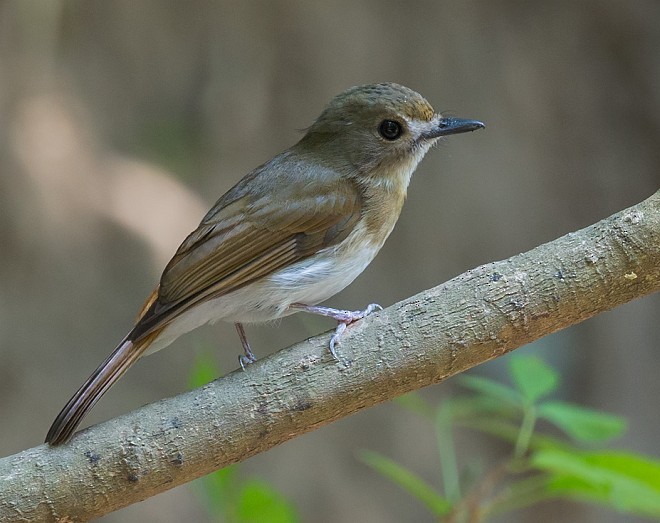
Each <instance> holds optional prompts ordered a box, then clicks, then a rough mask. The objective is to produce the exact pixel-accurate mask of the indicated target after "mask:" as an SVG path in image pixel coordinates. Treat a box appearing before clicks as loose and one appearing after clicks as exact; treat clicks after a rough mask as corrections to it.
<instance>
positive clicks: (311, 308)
mask: <svg viewBox="0 0 660 523" xmlns="http://www.w3.org/2000/svg"><path fill="white" fill-rule="evenodd" d="M290 307H291V308H293V309H298V310H302V311H305V312H310V313H312V314H320V315H321V316H327V317H328V318H332V319H333V320H336V321H337V322H338V323H339V324H338V325H337V328H336V329H335V333H334V334H333V335H332V337H331V338H330V343H329V347H330V354H332V356H333V358H334V359H335V360H337V361H341V359H340V358H339V357H338V356H337V351H336V347H337V345H339V344H340V343H341V341H340V339H341V337H342V335H343V334H344V332H345V331H346V327H348V325H350V324H351V323H353V322H354V321H357V320H361V319H362V318H364V317H365V316H368V315H369V314H371V313H372V312H374V311H382V310H383V308H382V307H381V306H380V305H378V304H377V303H371V304H369V305H368V306H367V308H366V309H364V310H362V311H346V310H340V309H332V308H330V307H323V306H321V305H305V304H303V303H293V304H291V305H290Z"/></svg>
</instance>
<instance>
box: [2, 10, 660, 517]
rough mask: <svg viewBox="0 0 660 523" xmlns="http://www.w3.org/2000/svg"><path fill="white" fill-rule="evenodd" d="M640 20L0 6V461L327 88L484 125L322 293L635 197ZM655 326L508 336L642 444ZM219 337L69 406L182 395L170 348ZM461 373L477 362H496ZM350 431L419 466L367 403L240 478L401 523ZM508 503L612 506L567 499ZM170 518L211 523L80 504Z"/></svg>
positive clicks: (485, 369) (32, 435)
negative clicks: (365, 263) (366, 260)
mask: <svg viewBox="0 0 660 523" xmlns="http://www.w3.org/2000/svg"><path fill="white" fill-rule="evenodd" d="M659 22H660V3H658V2H656V1H651V0H649V1H642V0H640V1H637V2H622V1H607V0H600V1H583V2H573V1H570V0H565V1H558V2H545V3H539V2H518V1H499V0H482V1H462V2H441V1H428V2H395V1H381V0H372V1H368V0H361V1H350V2H349V1H339V2H327V3H326V2H324V3H321V2H315V3H309V2H303V1H302V0H300V1H279V0H277V1H265V0H264V1H260V2H241V3H235V2H227V1H214V2H211V1H186V2H159V1H155V0H142V1H140V2H133V1H129V0H115V1H113V2H100V1H96V2H82V1H56V0H51V1H48V2H43V1H36V0H14V1H2V2H0V122H1V125H0V419H2V424H0V454H1V455H3V456H4V455H8V454H12V453H15V452H18V451H20V450H22V449H25V448H28V447H31V446H34V445H38V444H40V443H41V442H42V441H43V438H44V435H45V433H46V430H47V429H48V427H49V426H50V423H51V421H52V419H53V418H54V416H55V415H56V414H57V412H58V411H59V409H60V408H61V407H62V406H63V404H64V402H65V401H66V400H67V399H68V398H69V396H70V395H71V394H72V393H73V392H74V390H75V389H77V387H78V386H79V385H80V384H81V383H82V382H83V381H84V380H85V379H86V378H87V376H88V375H89V373H90V372H91V371H92V370H93V369H94V368H95V367H96V366H97V365H98V364H99V363H100V362H101V361H102V360H103V359H104V358H105V357H106V355H107V354H108V353H109V352H110V351H111V350H112V349H113V348H114V346H115V343H116V342H117V341H119V340H120V339H121V338H122V336H123V335H124V334H125V333H126V332H127V330H128V329H129V327H130V326H131V323H132V320H133V318H134V316H135V314H136V312H137V310H138V308H139V306H140V305H141V304H142V301H143V300H144V299H145V298H146V296H147V295H148V294H149V292H150V291H151V290H152V288H153V286H154V285H155V283H156V282H157V280H158V277H159V276H160V273H161V271H162V269H163V267H164V264H165V263H166V262H167V260H168V259H169V257H170V256H171V254H172V253H173V252H174V250H175V249H176V247H177V246H178V244H179V243H180V241H181V240H182V239H183V237H184V236H185V235H186V234H187V233H188V232H189V231H190V230H191V229H192V228H193V227H195V225H196V224H197V223H198V222H199V220H200V218H201V217H202V216H203V214H204V213H205V212H206V210H207V209H208V207H210V205H212V204H213V202H214V201H215V200H216V199H217V197H219V196H220V195H221V194H222V193H223V192H225V191H226V190H227V189H229V188H230V187H231V186H232V185H233V184H234V183H235V182H236V181H238V180H239V179H240V178H241V177H242V176H243V175H244V174H245V173H247V172H248V171H249V170H251V169H252V168H254V167H255V166H257V165H259V164H260V163H262V162H263V161H265V160H267V159H269V158H270V157H271V156H273V155H274V154H276V153H277V152H279V151H281V150H282V149H284V148H286V147H288V146H289V145H291V144H292V143H294V142H295V141H296V140H298V139H299V137H300V136H301V133H300V129H304V128H305V127H307V126H308V125H310V123H311V122H312V121H313V120H314V118H315V117H316V116H317V115H318V114H319V113H320V111H321V109H322V108H323V107H324V105H325V104H326V103H327V102H328V101H329V100H330V98H331V97H332V96H334V95H335V94H337V93H339V92H340V91H342V90H344V89H346V88H347V87H349V86H352V85H356V84H362V83H370V82H380V81H394V82H398V83H402V84H405V85H407V86H409V87H411V88H413V89H415V90H417V91H419V92H420V93H422V94H423V95H424V96H425V97H426V98H427V99H428V100H429V101H430V102H431V104H432V105H434V107H435V108H436V109H438V110H443V111H451V112H452V114H455V115H457V116H463V117H470V118H478V119H481V120H483V121H484V122H486V125H487V128H486V130H485V131H480V132H478V133H473V134H469V135H461V136H457V137H453V138H451V139H449V140H447V142H446V143H445V144H444V145H443V146H441V147H439V148H436V149H435V150H433V151H431V152H430V153H429V155H428V156H427V158H426V159H425V160H424V162H423V163H422V164H421V165H420V167H419V168H418V170H417V173H416V175H415V177H414V178H413V181H412V184H411V187H410V190H409V197H408V202H407V204H406V207H405V208H404V211H403V214H402V217H401V219H400V221H399V224H398V225H397V227H396V229H395V231H394V233H393V234H392V236H391V238H390V240H389V241H388V243H387V244H386V246H385V247H384V249H383V250H382V251H381V254H380V255H379V256H378V257H377V259H376V260H375V261H374V263H373V264H372V265H371V266H370V268H369V269H368V270H367V271H366V272H365V274H363V275H362V276H361V277H360V278H359V279H358V280H356V282H355V283H354V284H353V285H352V286H350V288H348V289H347V290H345V291H344V292H342V293H341V294H340V295H338V296H336V297H335V298H333V299H332V300H330V301H329V302H328V304H329V305H333V306H338V307H341V308H361V307H364V306H365V305H366V304H368V303H370V302H374V301H375V302H378V303H380V304H382V305H383V306H388V305H391V304H392V303H394V302H396V301H398V300H401V299H403V298H406V297H408V296H410V295H412V294H414V293H417V292H419V291H421V290H423V289H426V288H429V287H432V286H434V285H437V284H439V283H441V282H443V281H445V280H447V279H449V278H451V277H453V276H455V275H457V274H459V273H461V272H463V271H465V270H467V269H469V268H472V267H475V266H477V265H480V264H482V263H486V262H489V261H494V260H499V259H503V258H507V257H509V256H511V255H514V254H517V253H519V252H523V251H526V250H529V249H530V248H532V247H534V246H536V245H539V244H541V243H544V242H547V241H550V240H552V239H554V238H556V237H558V236H561V235H563V234H566V233H568V232H570V231H573V230H577V229H580V228H582V227H585V226H587V225H590V224H591V223H593V222H595V221H598V220H600V219H602V218H604V217H606V216H609V215H610V214H613V213H614V212H616V211H619V210H621V209H623V208H625V207H628V206H630V205H633V204H635V203H637V202H639V201H641V200H643V199H645V198H646V197H648V196H650V195H651V194H652V193H653V192H654V191H655V190H657V189H658V187H659V186H660V183H659V182H660V147H659V144H660V23H659ZM658 318H660V296H658V295H654V296H650V297H647V298H644V299H641V300H637V301H635V302H633V303H630V304H628V305H625V306H623V307H620V308H618V309H616V310H614V311H611V312H608V313H606V314H603V315H601V316H599V317H597V318H594V319H592V320H589V321H587V322H585V323H583V324H581V325H579V326H577V327H574V328H571V329H568V330H566V331H564V332H561V333H558V334H555V335H553V336H551V337H548V338H546V339H544V340H541V341H540V342H538V343H536V344H534V347H528V348H525V349H522V350H526V351H532V352H533V353H535V354H542V355H543V356H544V357H545V358H546V359H548V360H549V361H550V362H551V363H552V364H553V365H555V366H557V367H558V368H559V369H560V371H561V372H562V376H563V381H562V397H563V398H564V399H567V400H570V401H573V402H580V403H583V404H585V405H587V406H589V407H594V408H602V409H606V410H609V411H612V412H615V413H617V414H620V415H623V416H625V417H627V418H628V420H629V423H630V429H629V431H628V433H627V435H626V436H625V438H623V440H621V441H619V442H617V446H618V447H625V448H629V449H632V450H635V451H637V452H642V453H647V454H652V455H656V456H657V455H658V454H659V453H660V444H659V443H658V442H659V441H660V416H659V415H658V406H657V398H658V397H660V381H659V380H658V373H659V371H660V363H659V360H658V357H657V351H658V343H659V340H660V327H659V325H660V322H658ZM331 326H332V324H331V322H328V321H325V320H323V319H318V318H312V317H303V316H301V315H297V316H294V317H291V318H288V319H286V320H284V321H282V322H281V323H280V324H279V325H275V326H265V327H253V326H248V329H247V332H248V336H249V337H250V339H251V342H252V347H253V349H254V350H255V352H256V353H257V355H258V356H260V357H263V356H265V355H266V354H268V353H270V352H272V351H275V350H278V349H280V348H283V347H285V346H287V345H289V344H291V343H293V342H294V341H297V340H300V339H302V338H304V337H306V336H310V335H313V334H316V333H319V332H322V331H324V330H327V329H329V328H331ZM240 350H241V349H240V343H239V341H238V339H237V336H236V334H235V332H234V329H233V327H232V326H231V325H217V326H214V327H205V328H202V329H199V330H198V331H196V332H194V333H192V334H190V335H188V336H186V337H184V338H182V339H180V340H179V341H178V342H176V344H175V345H174V346H173V347H172V349H170V350H167V351H162V352H159V353H157V354H156V355H154V356H150V357H149V358H147V359H145V360H142V361H141V362H140V363H139V364H138V365H136V367H135V368H134V369H132V370H131V371H130V372H129V373H128V374H127V375H126V376H125V377H124V378H123V379H122V380H121V382H120V384H119V385H118V386H116V387H115V388H114V389H113V390H112V391H111V392H110V393H109V394H107V395H106V396H105V398H104V399H103V401H101V403H100V404H99V405H98V406H97V407H96V408H95V409H94V411H93V412H92V414H91V415H90V416H89V418H88V419H87V420H86V421H87V422H88V423H96V422H99V421H101V420H104V419H107V418H109V417H113V416H116V415H119V414H121V413H123V412H127V411H129V410H132V409H134V408H136V407H138V406H140V405H142V404H144V403H148V402H151V401H154V400H157V399H159V398H162V397H164V396H168V395H174V394H177V393H179V392H181V391H183V390H185V389H186V387H187V383H188V379H189V370H188V369H190V367H191V364H192V361H193V359H194V358H193V356H194V354H195V353H199V352H200V351H207V352H209V353H210V354H212V357H213V358H214V359H215V360H216V362H217V364H218V365H219V366H220V368H222V369H223V371H227V372H228V371H231V370H234V369H235V368H236V367H237V354H239V352H240ZM476 372H477V373H482V374H487V375H491V376H499V375H501V374H504V366H503V362H502V361H495V362H491V363H489V364H487V365H483V366H481V367H480V368H478V369H476ZM453 390H455V386H454V385H453V384H452V382H451V380H450V381H448V382H446V383H444V384H441V385H438V386H435V387H432V388H431V389H429V390H427V391H425V392H424V394H425V396H426V397H427V398H429V399H431V400H432V401H436V400H437V399H440V398H442V397H446V396H448V395H450V394H451V393H452V391H453ZM460 441H461V444H462V445H464V446H462V447H461V449H459V453H460V454H461V459H463V460H466V461H469V460H470V459H471V457H472V456H473V455H474V454H475V453H476V452H479V455H480V457H479V458H478V459H485V460H488V459H493V460H496V459H497V456H498V452H499V453H501V452H503V449H502V448H498V447H495V448H493V449H492V457H491V458H488V457H485V458H484V457H483V454H484V453H485V452H487V450H486V449H487V447H486V446H485V444H483V442H481V440H479V439H477V438H476V436H473V435H472V434H470V433H465V434H463V433H462V434H461V437H460ZM361 448H370V449H374V450H378V451H379V452H382V453H383V454H386V455H388V456H391V457H392V458H394V459H396V460H397V461H399V462H400V463H402V464H404V465H406V466H408V467H410V468H411V469H413V470H415V471H416V472H418V473H419V474H420V475H421V476H423V477H425V478H427V479H428V480H429V481H435V478H437V467H438V464H437V459H436V450H435V441H434V435H433V433H432V430H430V429H429V427H428V426H427V424H426V422H424V421H423V420H420V419H419V418H417V417H416V416H414V415H413V414H410V413H408V412H406V411H404V410H402V409H401V408H400V407H398V406H396V405H391V404H390V405H383V406H381V407H378V408H374V409H370V410H368V411H365V412H362V413H360V414H358V415H355V416H352V417H350V418H349V419H345V420H342V421H340V422H338V423H335V424H333V425H331V426H328V427H325V428H322V429H320V430H317V431H315V432H314V433H312V434H309V435H306V436H303V437H301V438H298V439H295V440H293V441H291V442H289V443H287V444H284V445H282V446H280V447H278V448H275V449H273V450H271V451H270V452H268V453H266V454H264V455H260V456H257V457H255V458H252V459H251V460H249V461H248V462H247V463H246V465H245V472H246V474H248V475H254V476H255V477H259V478H262V479H264V480H266V481H268V482H269V483H271V484H272V485H273V486H274V487H275V488H276V489H278V490H279V491H280V492H282V493H283V494H284V495H285V496H287V497H288V498H289V499H291V500H292V501H293V503H294V504H295V505H296V506H297V507H298V510H299V512H300V514H301V517H302V519H303V520H304V521H316V522H331V521H332V522H334V521H356V520H358V519H359V520H360V521H362V522H367V523H369V522H390V521H391V522H397V521H424V520H425V518H427V517H428V516H427V513H426V512H425V511H424V509H423V508H422V507H421V505H419V504H418V503H417V502H416V501H415V500H414V499H413V498H411V497H410V496H408V495H406V494H404V493H403V492H402V491H400V490H399V489H398V488H397V487H396V486H394V485H392V484H390V483H389V482H388V481H387V480H385V479H383V478H382V477H380V476H378V475H377V474H375V473H374V472H373V471H372V470H370V469H368V468H367V467H365V466H364V465H363V464H361V463H360V462H359V461H358V460H357V459H356V458H355V451H356V450H358V449H361ZM516 518H517V519H515V520H514V519H512V518H507V520H508V521H520V522H525V521H558V520H560V521H582V522H596V521H598V522H608V521H621V516H618V515H616V514H614V515H612V514H610V513H608V512H606V511H604V510H601V509H598V508H591V507H584V506H582V505H577V504H569V503H546V504H543V505H541V506H540V507H536V508H534V509H533V510H528V511H521V512H519V513H517V514H516ZM182 520H188V521H201V522H204V521H210V520H209V519H208V516H207V515H206V512H205V511H204V509H203V507H202V506H201V504H200V501H199V499H198V497H196V496H195V494H194V492H192V490H191V489H190V488H189V487H181V488H177V489H174V490H172V491H169V492H167V493H164V494H161V495H159V496H156V497H155V498H152V499H149V500H147V501H145V502H143V503H140V504H138V505H135V506H132V507H129V508H126V509H124V510H121V511H119V512H117V513H115V514H111V515H108V516H106V517H105V518H103V519H102V521H104V522H106V523H115V522H120V521H121V522H133V521H161V522H175V521H182ZM627 521H633V519H629V520H628V519H627Z"/></svg>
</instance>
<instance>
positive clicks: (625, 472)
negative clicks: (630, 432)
mask: <svg viewBox="0 0 660 523" xmlns="http://www.w3.org/2000/svg"><path fill="white" fill-rule="evenodd" d="M531 462H532V465H533V466H535V467H536V468H538V469H540V470H544V471H547V472H550V473H551V474H553V476H554V480H553V481H552V482H551V483H550V485H549V487H548V488H549V491H550V493H556V494H561V495H563V496H565V497H571V498H576V499H582V500H587V501H592V502H595V503H599V504H602V505H605V506H608V507H611V508H614V509H616V510H619V511H622V512H629V513H633V514H638V515H644V516H651V517H660V462H658V461H656V460H653V459H650V458H646V457H643V456H639V455H635V454H632V453H624V452H609V451H603V452H584V453H568V452H562V451H557V450H542V451H539V452H537V453H535V454H534V455H533V456H532V459H531Z"/></svg>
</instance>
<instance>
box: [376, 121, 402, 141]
mask: <svg viewBox="0 0 660 523" xmlns="http://www.w3.org/2000/svg"><path fill="white" fill-rule="evenodd" d="M378 133H379V134H380V135H381V136H382V137H383V138H385V139H386V140H389V141H393V140H396V139H398V138H399V137H400V136H401V134H403V128H402V127H401V124H400V123H399V122H397V121H395V120H383V121H382V122H380V126H378Z"/></svg>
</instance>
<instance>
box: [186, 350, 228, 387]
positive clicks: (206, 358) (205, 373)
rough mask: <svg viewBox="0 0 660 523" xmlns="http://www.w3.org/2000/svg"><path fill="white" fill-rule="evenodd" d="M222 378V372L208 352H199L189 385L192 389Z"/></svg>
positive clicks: (191, 370)
mask: <svg viewBox="0 0 660 523" xmlns="http://www.w3.org/2000/svg"><path fill="white" fill-rule="evenodd" d="M219 376H220V370H219V368H218V365H217V363H216V362H215V360H214V359H213V358H212V357H211V356H210V354H209V353H207V352H199V353H197V354H196V355H195V359H194V361H193V365H192V368H191V369H190V375H189V378H188V385H189V386H190V388H191V389H195V388H197V387H201V386H202V385H206V384H207V383H209V382H211V381H213V380H214V379H216V378H218V377H219Z"/></svg>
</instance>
